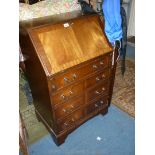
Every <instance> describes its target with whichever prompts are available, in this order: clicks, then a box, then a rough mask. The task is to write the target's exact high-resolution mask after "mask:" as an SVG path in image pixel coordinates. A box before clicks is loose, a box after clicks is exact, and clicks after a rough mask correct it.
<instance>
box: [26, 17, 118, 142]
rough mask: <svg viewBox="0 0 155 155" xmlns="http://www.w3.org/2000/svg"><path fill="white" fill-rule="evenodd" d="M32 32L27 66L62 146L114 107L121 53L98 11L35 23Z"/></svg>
mask: <svg viewBox="0 0 155 155" xmlns="http://www.w3.org/2000/svg"><path fill="white" fill-rule="evenodd" d="M64 24H65V25H64ZM28 34H29V38H30V44H29V45H30V48H29V49H30V50H28V51H27V53H26V54H27V56H28V57H29V59H28V60H27V61H26V62H25V65H26V71H27V76H28V80H29V83H30V87H31V90H32V95H33V98H34V105H35V108H36V114H37V116H38V118H39V119H40V120H41V121H43V123H44V124H45V125H46V127H47V128H48V129H49V131H50V133H51V134H52V136H53V138H54V140H55V142H56V143H57V144H58V145H59V144H61V143H63V142H64V140H65V138H66V137H67V135H68V134H69V133H70V132H72V131H73V130H74V129H76V128H77V127H78V126H80V125H81V124H82V123H84V122H85V121H87V120H88V119H90V118H92V117H94V116H95V115H97V114H100V113H102V114H105V113H106V112H107V111H108V105H109V104H110V100H111V95H112V89H113V82H114V76H115V67H116V56H117V52H116V51H114V52H113V50H112V47H111V45H110V44H109V43H108V41H107V39H106V37H105V34H104V32H103V23H102V22H101V20H100V18H99V17H98V15H85V16H82V17H80V18H76V19H71V20H68V21H66V22H62V23H61V22H60V23H58V24H47V25H44V26H39V27H33V28H30V29H29V30H28ZM113 58H115V59H114V60H113V61H114V65H112V59H113Z"/></svg>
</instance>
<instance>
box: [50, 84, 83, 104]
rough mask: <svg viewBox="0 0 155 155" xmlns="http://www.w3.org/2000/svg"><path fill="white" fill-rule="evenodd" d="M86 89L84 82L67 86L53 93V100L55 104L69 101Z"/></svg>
mask: <svg viewBox="0 0 155 155" xmlns="http://www.w3.org/2000/svg"><path fill="white" fill-rule="evenodd" d="M83 91H84V83H83V82H81V83H78V84H74V85H71V86H68V87H67V88H65V89H63V90H60V91H59V92H57V93H55V94H53V95H52V101H53V104H54V105H57V104H60V103H63V102H67V101H69V100H70V99H71V98H73V97H75V96H77V95H80V94H81V93H82V92H83Z"/></svg>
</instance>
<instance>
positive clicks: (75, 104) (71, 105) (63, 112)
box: [55, 96, 84, 120]
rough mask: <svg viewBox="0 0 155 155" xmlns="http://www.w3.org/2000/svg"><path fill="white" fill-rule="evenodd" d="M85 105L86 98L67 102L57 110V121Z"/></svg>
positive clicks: (82, 97)
mask: <svg viewBox="0 0 155 155" xmlns="http://www.w3.org/2000/svg"><path fill="white" fill-rule="evenodd" d="M83 104H84V96H81V97H78V98H76V99H73V100H70V101H68V102H65V103H64V104H63V105H62V104H61V106H59V107H58V108H56V109H55V115H56V118H57V120H58V119H60V118H62V117H65V116H67V115H69V114H71V113H72V112H73V111H75V110H76V109H77V108H79V107H80V106H81V105H83Z"/></svg>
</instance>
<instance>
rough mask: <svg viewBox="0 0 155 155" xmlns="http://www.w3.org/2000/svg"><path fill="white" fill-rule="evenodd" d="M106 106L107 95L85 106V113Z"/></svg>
mask: <svg viewBox="0 0 155 155" xmlns="http://www.w3.org/2000/svg"><path fill="white" fill-rule="evenodd" d="M107 106H108V97H107V96H102V97H100V98H98V99H97V100H95V101H93V102H92V103H90V104H89V105H88V106H87V108H86V111H87V114H90V113H92V112H94V111H97V110H100V109H103V108H105V107H107Z"/></svg>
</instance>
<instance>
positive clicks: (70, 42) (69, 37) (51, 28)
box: [29, 15, 112, 75]
mask: <svg viewBox="0 0 155 155" xmlns="http://www.w3.org/2000/svg"><path fill="white" fill-rule="evenodd" d="M29 35H30V38H31V41H32V43H33V45H34V47H35V52H36V53H37V55H38V57H39V59H40V61H41V63H42V65H43V68H44V70H45V72H46V74H47V75H52V74H55V73H58V72H60V71H63V70H65V69H67V68H70V67H73V66H75V65H77V64H80V63H82V62H85V61H87V60H90V59H93V58H95V57H97V56H100V55H103V54H105V53H107V52H110V51H111V50H112V48H111V46H110V45H109V44H108V42H107V40H106V37H105V35H104V33H103V30H102V28H101V26H100V24H99V18H98V16H96V15H93V16H86V17H82V18H77V19H73V20H70V21H68V22H65V23H59V24H54V25H46V26H41V27H36V28H33V29H30V30H29Z"/></svg>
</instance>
